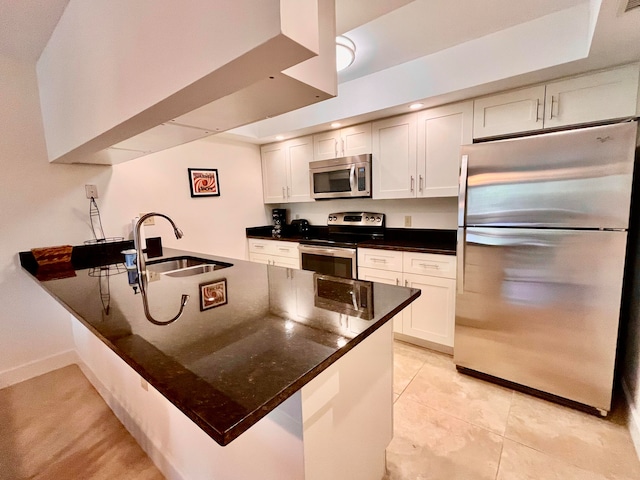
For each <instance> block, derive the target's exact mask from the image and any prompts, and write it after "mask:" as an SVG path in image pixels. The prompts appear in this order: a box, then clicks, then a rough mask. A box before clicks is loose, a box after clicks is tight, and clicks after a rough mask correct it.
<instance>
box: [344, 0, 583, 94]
mask: <svg viewBox="0 0 640 480" xmlns="http://www.w3.org/2000/svg"><path fill="white" fill-rule="evenodd" d="M584 1H585V0H535V1H524V0H481V1H478V0H415V1H404V2H395V3H402V4H405V5H399V7H401V8H397V9H396V10H393V11H389V12H387V13H386V14H385V15H383V16H380V17H379V18H372V19H370V20H369V19H367V21H368V23H366V24H363V25H358V26H356V27H354V28H352V29H351V30H350V31H346V32H344V35H346V36H347V37H349V38H350V39H351V40H353V41H354V42H355V44H356V45H357V56H356V60H355V62H354V63H353V64H352V65H351V66H350V67H349V68H347V69H346V70H344V71H343V72H341V73H340V76H339V80H340V81H341V82H345V81H349V80H353V79H355V78H358V77H362V76H364V75H368V74H370V73H374V72H377V71H380V70H384V69H385V68H389V67H392V66H394V65H398V64H400V63H405V62H408V61H409V60H413V59H415V58H419V57H424V56H425V55H429V54H432V53H435V52H437V51H440V50H444V49H445V48H449V47H452V46H454V45H459V44H461V43H464V42H468V41H470V40H473V39H475V38H480V37H483V36H485V35H489V34H490V33H494V32H497V31H500V30H504V29H505V28H509V27H512V26H514V25H518V24H519V23H523V22H526V21H529V20H532V19H534V18H539V17H542V16H544V15H548V14H550V13H553V12H556V11H559V10H563V9H565V8H569V7H573V6H575V5H578V4H580V3H584ZM385 3H391V2H385ZM368 4H369V2H368V1H367V0H337V1H336V16H339V15H341V14H346V12H347V11H349V12H350V11H352V10H353V9H357V11H358V12H363V11H366V10H367V9H368V8H369V7H368ZM347 6H348V8H349V10H347V9H346V8H347ZM354 16H355V15H354V14H353V13H348V17H349V18H352V17H354ZM337 23H338V24H339V23H340V22H339V20H337Z"/></svg>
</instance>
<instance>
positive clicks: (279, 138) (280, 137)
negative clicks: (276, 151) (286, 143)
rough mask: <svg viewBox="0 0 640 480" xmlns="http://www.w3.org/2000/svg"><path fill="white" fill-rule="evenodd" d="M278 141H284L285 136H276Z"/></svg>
mask: <svg viewBox="0 0 640 480" xmlns="http://www.w3.org/2000/svg"><path fill="white" fill-rule="evenodd" d="M276 140H284V136H283V135H276Z"/></svg>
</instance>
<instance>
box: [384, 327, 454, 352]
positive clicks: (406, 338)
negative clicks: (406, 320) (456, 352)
mask: <svg viewBox="0 0 640 480" xmlns="http://www.w3.org/2000/svg"><path fill="white" fill-rule="evenodd" d="M393 338H395V339H396V340H400V341H401V342H405V343H412V344H413V345H418V346H419V347H422V348H426V349H428V350H435V351H436V352H440V353H446V354H447V355H453V347H449V346H447V345H442V344H440V343H435V342H430V341H428V340H422V339H421V338H417V337H412V336H411V335H405V334H403V333H398V332H394V334H393Z"/></svg>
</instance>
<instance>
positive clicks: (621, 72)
mask: <svg viewBox="0 0 640 480" xmlns="http://www.w3.org/2000/svg"><path fill="white" fill-rule="evenodd" d="M546 93H547V94H546V105H545V119H544V126H545V128H548V127H560V126H563V125H574V124H580V123H588V122H597V121H600V120H608V119H614V118H623V117H632V116H635V115H636V106H637V95H638V65H628V66H625V67H622V68H616V69H613V70H607V71H604V72H597V73H593V74H590V75H584V76H581V77H576V78H570V79H567V80H562V81H559V82H553V83H549V84H548V85H547V92H546Z"/></svg>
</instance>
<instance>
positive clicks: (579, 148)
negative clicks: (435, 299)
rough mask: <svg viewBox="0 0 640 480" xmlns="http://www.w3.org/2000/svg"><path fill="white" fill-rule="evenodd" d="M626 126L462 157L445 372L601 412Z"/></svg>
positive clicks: (608, 378)
mask: <svg viewBox="0 0 640 480" xmlns="http://www.w3.org/2000/svg"><path fill="white" fill-rule="evenodd" d="M636 144H637V124H636V122H626V123H620V124H615V125H606V126H598V127H589V128H582V129H576V130H569V131H563V132H554V133H546V134H540V135H533V136H529V137H521V138H517V139H509V140H501V141H494V142H486V143H479V144H474V145H469V146H465V147H463V148H462V164H461V176H460V196H459V214H458V226H459V227H458V244H457V255H458V272H457V295H456V327H455V343H454V361H455V363H456V366H457V367H458V369H459V370H462V371H464V370H470V371H471V372H469V373H473V372H479V373H481V374H486V375H490V376H492V377H496V378H498V379H503V380H507V381H508V382H512V383H515V384H518V385H520V386H523V387H528V388H530V389H534V390H537V391H539V392H545V393H548V394H551V395H553V396H555V397H561V398H563V399H568V400H571V401H572V402H577V403H579V404H583V405H587V406H590V407H593V408H596V409H598V410H599V411H600V413H601V414H603V415H604V414H606V412H608V411H609V410H610V409H611V397H612V388H613V375H614V363H615V356H616V343H617V338H618V325H619V318H620V306H621V298H622V282H623V274H624V265H625V250H626V244H627V229H628V225H629V210H630V199H631V186H632V177H633V165H634V151H635V147H636Z"/></svg>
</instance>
